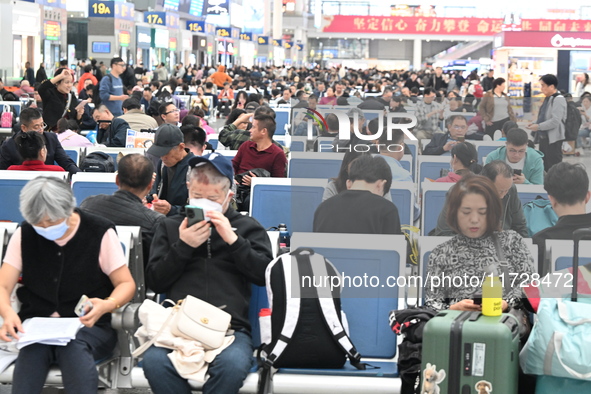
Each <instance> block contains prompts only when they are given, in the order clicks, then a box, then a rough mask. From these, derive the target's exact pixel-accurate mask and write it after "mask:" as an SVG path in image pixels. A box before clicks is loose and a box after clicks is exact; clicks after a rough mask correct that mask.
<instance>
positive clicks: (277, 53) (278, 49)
mask: <svg viewBox="0 0 591 394" xmlns="http://www.w3.org/2000/svg"><path fill="white" fill-rule="evenodd" d="M272 47H273V64H274V65H275V66H276V67H281V66H282V65H283V64H284V62H285V48H283V40H273V45H272Z"/></svg>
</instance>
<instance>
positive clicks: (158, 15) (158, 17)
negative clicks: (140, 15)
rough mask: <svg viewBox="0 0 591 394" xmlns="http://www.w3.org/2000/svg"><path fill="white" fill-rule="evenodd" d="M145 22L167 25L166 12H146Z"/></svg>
mask: <svg viewBox="0 0 591 394" xmlns="http://www.w3.org/2000/svg"><path fill="white" fill-rule="evenodd" d="M144 22H145V23H149V24H151V25H158V26H166V12H162V11H149V12H145V13H144Z"/></svg>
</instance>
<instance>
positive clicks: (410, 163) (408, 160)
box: [400, 155, 416, 181]
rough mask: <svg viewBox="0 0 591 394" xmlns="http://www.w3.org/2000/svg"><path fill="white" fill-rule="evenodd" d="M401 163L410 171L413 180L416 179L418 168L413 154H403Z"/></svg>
mask: <svg viewBox="0 0 591 394" xmlns="http://www.w3.org/2000/svg"><path fill="white" fill-rule="evenodd" d="M400 165H402V168H404V169H405V170H406V171H408V172H410V176H411V177H412V180H413V181H414V180H415V171H414V169H415V168H416V167H415V166H414V159H413V158H412V156H411V155H404V156H402V159H400Z"/></svg>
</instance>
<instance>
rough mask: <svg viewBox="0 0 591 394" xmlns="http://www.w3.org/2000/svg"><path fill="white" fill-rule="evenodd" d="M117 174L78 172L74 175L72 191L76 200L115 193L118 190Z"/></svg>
mask: <svg viewBox="0 0 591 394" xmlns="http://www.w3.org/2000/svg"><path fill="white" fill-rule="evenodd" d="M115 177H116V174H115V173H113V172H78V173H76V174H74V175H72V191H73V192H74V197H76V202H77V203H78V204H80V203H82V201H84V199H85V198H86V197H90V196H95V195H97V194H113V193H115V192H116V191H117V189H118V188H117V185H116V184H115Z"/></svg>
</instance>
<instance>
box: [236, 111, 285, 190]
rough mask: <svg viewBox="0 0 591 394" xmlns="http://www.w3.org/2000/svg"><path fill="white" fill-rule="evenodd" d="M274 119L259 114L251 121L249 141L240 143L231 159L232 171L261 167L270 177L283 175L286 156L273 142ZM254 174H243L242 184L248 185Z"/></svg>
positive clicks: (238, 171)
mask: <svg viewBox="0 0 591 394" xmlns="http://www.w3.org/2000/svg"><path fill="white" fill-rule="evenodd" d="M275 127H276V123H275V119H273V117H271V116H269V115H262V114H259V115H257V116H255V117H254V120H253V121H252V128H251V129H250V141H247V142H245V143H243V144H242V145H240V149H238V153H237V154H236V156H235V157H234V159H232V165H233V166H234V173H236V174H241V173H243V172H246V171H250V170H252V169H254V168H263V169H265V170H267V171H269V173H270V174H271V176H272V177H285V168H286V165H287V158H286V157H285V153H283V149H281V148H279V147H278V146H276V145H275V144H273V135H274V134H275ZM253 176H254V174H252V173H251V175H246V176H244V178H243V180H242V184H243V185H245V186H250V178H251V177H253Z"/></svg>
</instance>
